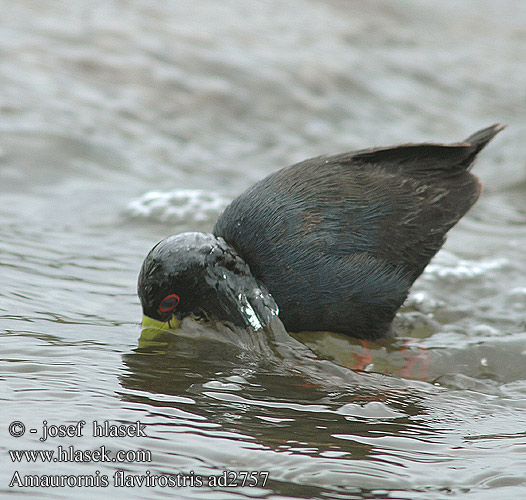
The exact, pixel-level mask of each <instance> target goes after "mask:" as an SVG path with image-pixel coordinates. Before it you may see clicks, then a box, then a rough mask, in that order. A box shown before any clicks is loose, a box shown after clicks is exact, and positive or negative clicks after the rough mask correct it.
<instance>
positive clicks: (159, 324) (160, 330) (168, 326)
mask: <svg viewBox="0 0 526 500" xmlns="http://www.w3.org/2000/svg"><path fill="white" fill-rule="evenodd" d="M180 324H181V321H180V320H178V319H177V318H176V317H175V316H172V318H171V319H170V320H169V321H159V320H157V319H153V318H150V317H149V316H146V315H145V314H143V316H142V332H141V340H143V341H149V340H154V341H161V342H163V341H166V339H167V338H169V337H170V333H169V332H167V330H176V329H177V328H179V325H180Z"/></svg>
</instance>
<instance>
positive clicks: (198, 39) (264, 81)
mask: <svg viewBox="0 0 526 500" xmlns="http://www.w3.org/2000/svg"><path fill="white" fill-rule="evenodd" d="M0 12H2V15H1V19H0V200H1V203H0V283H1V286H0V336H1V343H2V344H1V356H0V358H1V360H0V400H1V406H0V408H1V417H0V448H1V450H0V461H1V462H0V463H1V464H2V468H1V472H0V491H1V495H2V497H3V496H10V495H13V496H14V495H17V497H18V498H53V499H55V498H57V499H62V498H75V499H77V498H111V497H115V498H130V499H135V498H145V499H146V498H148V499H149V498H152V499H156V498H165V497H167V496H170V497H172V498H181V499H186V498H199V499H214V500H216V499H234V498H235V499H238V498H241V499H242V498H270V499H282V498H319V499H333V498H334V499H339V498H341V499H351V498H357V499H365V498H396V499H438V498H448V499H450V498H455V499H456V498H462V499H477V500H478V499H492V500H494V499H509V498H522V497H524V496H525V495H526V423H525V422H526V402H525V396H526V364H525V360H526V312H525V311H526V278H525V276H526V250H525V248H526V140H525V138H526V119H525V118H526V113H525V111H526V50H525V46H526V3H525V2H523V1H522V0H499V1H498V2H497V1H484V0H476V1H475V0H464V1H462V2H459V1H453V0H445V1H441V2H435V1H428V0H425V1H416V0H405V1H401V2H390V1H387V0H386V1H381V0H375V1H370V2H354V1H338V0H333V1H324V2H321V1H298V0H291V1H287V2H279V1H274V0H267V1H261V2H243V1H241V0H225V1H222V2H216V1H208V0H194V1H186V0H178V1H172V2H164V1H151V0H149V1H145V0H122V1H117V0H115V1H93V2H83V1H79V0H69V1H67V2H66V1H64V2H60V1H54V0H51V1H50V0H46V1H43V0H42V1H38V0H17V1H16V2H13V1H6V0H1V1H0ZM495 122H501V123H505V124H507V125H508V128H507V129H506V130H505V131H503V132H502V133H501V134H499V136H498V137H497V138H495V140H494V141H493V142H492V143H491V144H490V145H489V146H488V147H487V149H486V150H485V151H484V152H483V153H482V154H481V155H480V158H479V160H478V163H477V165H476V167H475V172H476V173H477V174H478V175H479V176H480V178H481V179H482V181H483V183H484V192H483V195H482V197H481V199H480V200H479V202H478V203H477V204H476V205H475V207H474V208H473V209H472V210H471V211H470V213H469V214H468V215H467V216H466V217H465V219H463V220H462V221H461V222H460V224H459V225H458V226H457V227H456V228H454V229H453V230H452V231H451V233H450V237H449V239H448V242H447V244H446V245H445V247H444V249H443V250H442V251H441V252H440V253H439V254H438V255H437V257H436V258H435V259H434V260H433V262H432V264H431V265H430V266H429V267H428V269H427V270H426V272H425V273H424V275H423V276H422V277H421V278H420V279H419V280H418V281H417V283H416V284H415V286H414V288H413V291H412V294H411V296H410V298H409V300H408V303H407V306H406V307H405V308H404V310H403V311H402V312H401V313H400V315H399V317H398V319H397V324H398V328H399V331H400V334H401V338H400V340H398V341H396V342H394V343H392V344H379V345H378V346H377V347H372V348H371V349H372V353H373V356H372V357H373V359H372V361H371V360H369V361H368V362H367V363H366V364H365V365H364V366H363V367H362V368H363V369H364V370H362V371H353V370H350V369H348V366H350V365H349V359H351V360H352V359H357V358H359V357H360V355H362V354H363V352H362V351H360V350H359V349H360V348H361V346H360V345H359V343H356V342H353V341H346V340H342V339H340V338H334V339H332V340H331V339H329V343H328V346H329V347H328V348H326V345H325V346H324V345H322V344H323V342H322V341H321V340H319V339H316V338H310V337H305V338H303V339H302V338H300V339H299V340H300V341H298V340H296V339H294V338H289V337H288V336H287V335H286V334H284V332H279V329H278V331H277V332H276V336H275V338H274V337H272V336H271V337H269V338H265V337H263V338H262V337H261V336H255V337H251V336H250V335H248V334H247V335H242V334H241V333H239V337H236V332H227V331H222V330H221V328H219V332H216V331H213V330H211V329H207V328H204V327H202V326H200V325H197V324H191V323H190V324H188V325H186V326H185V331H184V332H183V334H181V336H180V337H177V338H176V339H175V340H174V342H175V345H170V346H168V347H166V348H165V347H162V346H161V347H159V348H158V349H155V348H154V349H153V350H144V349H141V348H139V337H140V335H141V331H140V327H139V321H140V315H141V312H140V306H139V302H138V299H137V297H136V294H135V283H136V277H137V273H138V269H139V267H140V264H141V262H142V259H143V258H144V256H145V254H146V253H147V251H148V250H149V249H150V248H151V246H152V245H153V244H154V243H155V242H156V241H158V240H159V239H161V238H162V237H164V236H166V235H168V234H173V233H178V232H182V231H185V230H203V231H209V230H210V229H211V227H212V225H213V223H214V221H215V219H216V218H217V215H218V214H219V213H220V210H221V209H222V207H224V206H225V204H226V203H227V202H228V200H230V199H232V198H233V197H234V196H236V195H237V194H239V193H240V192H241V191H242V190H243V189H245V188H246V187H248V186H250V185H251V184H252V183H253V182H254V181H256V180H258V179H260V178H262V177H264V176H265V175H266V174H268V173H270V172H272V171H274V170H275V169H277V168H279V167H281V166H285V165H287V164H290V163H293V162H295V161H299V160H302V159H305V158H308V157H311V156H316V155H319V154H325V153H337V152H343V151H348V150H352V149H355V148H363V147H368V146H373V145H376V146H379V145H390V144H396V143H403V142H410V141H423V140H433V141H440V142H449V141H459V140H462V139H463V138H465V137H467V136H468V135H469V134H470V133H472V132H474V131H475V130H477V129H478V128H482V127H484V126H487V125H490V124H492V123H495ZM302 342H303V343H302ZM331 342H332V344H331ZM305 344H306V345H308V346H310V347H312V348H313V349H316V348H319V349H321V350H322V351H323V352H322V354H318V355H314V354H312V351H310V350H309V349H308V348H307V347H306V346H305ZM331 345H332V347H335V349H333V350H332V352H331ZM407 353H409V357H410V356H411V353H413V354H414V356H416V358H418V357H419V356H420V355H421V353H424V354H425V356H427V357H428V361H429V366H428V367H427V369H426V370H425V371H424V372H418V373H417V374H416V375H415V374H414V373H411V372H410V371H409V372H407V370H406V371H404V366H405V365H404V363H407ZM419 359H421V357H420V358H419ZM341 365H344V366H341ZM346 366H347V367H346ZM386 374H387V375H386ZM417 379H423V380H417ZM81 419H82V420H85V421H86V422H87V423H88V426H90V425H91V422H92V421H94V420H97V421H99V422H101V421H103V420H109V421H111V422H113V423H122V422H126V423H129V422H135V421H137V420H139V421H141V422H142V423H144V424H146V425H147V428H146V429H147V434H148V437H147V438H130V437H128V438H93V437H91V435H90V431H89V429H88V430H87V431H85V433H84V435H83V436H82V437H77V438H55V439H53V438H50V439H49V440H48V441H46V442H45V443H41V442H39V440H38V436H39V435H40V434H34V435H33V434H30V433H29V432H28V431H27V432H26V434H25V435H24V436H23V437H19V438H16V437H12V436H11V435H10V434H9V432H8V425H9V423H11V422H13V421H16V420H19V421H22V422H23V423H24V424H25V425H26V428H27V429H30V428H37V429H40V428H41V427H42V421H43V420H46V421H47V422H49V423H50V424H71V423H75V422H77V421H79V420H81ZM58 445H62V446H64V447H67V446H69V445H74V446H75V447H76V448H78V449H94V448H96V447H99V446H101V445H105V446H106V447H107V448H110V449H112V450H114V449H132V450H135V449H138V448H145V449H148V450H150V451H151V453H152V457H153V461H152V462H150V463H125V464H116V463H105V464H100V463H85V464H79V463H59V464H49V463H42V462H41V461H37V462H35V463H30V464H27V463H18V464H16V463H13V462H12V461H11V459H10V457H9V454H8V450H12V449H56V448H57V446H58ZM119 468H124V469H125V470H126V471H127V472H128V473H130V474H135V475H141V474H142V475H143V474H145V473H146V471H147V470H148V471H150V472H151V473H152V474H177V473H181V474H188V473H189V472H190V471H194V472H195V473H196V474H200V475H202V476H208V475H216V474H221V473H222V471H224V470H233V471H240V470H249V471H268V472H269V474H270V479H269V481H268V483H267V485H266V486H265V487H264V488H262V487H257V488H248V487H245V488H240V487H238V488H208V487H201V488H191V487H186V488H179V489H176V490H175V491H173V490H170V489H168V488H161V487H156V488H153V487H152V488H148V487H142V488H139V487H136V488H115V487H113V486H109V487H108V488H68V487H65V488H38V489H37V488H25V489H21V488H18V487H12V488H10V487H9V486H8V485H9V482H10V481H11V479H12V476H13V474H14V472H15V471H19V472H20V474H21V475H25V474H40V475H44V474H48V475H49V474H74V475H80V474H92V475H93V474H95V471H96V470H99V471H100V472H101V473H102V474H106V475H108V476H109V478H110V481H111V479H112V476H113V474H114V472H115V471H116V470H117V469H119Z"/></svg>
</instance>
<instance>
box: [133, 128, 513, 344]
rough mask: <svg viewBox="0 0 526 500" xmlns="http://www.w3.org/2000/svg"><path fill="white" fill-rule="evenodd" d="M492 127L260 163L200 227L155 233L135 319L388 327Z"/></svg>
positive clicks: (460, 198) (365, 333)
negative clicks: (461, 137) (463, 135)
mask: <svg viewBox="0 0 526 500" xmlns="http://www.w3.org/2000/svg"><path fill="white" fill-rule="evenodd" d="M503 128H504V127H502V126H500V125H499V124H496V125H493V126H491V127H488V128H485V129H483V130H480V131H478V132H476V133H475V134H473V135H471V136H470V137H468V138H467V139H466V140H465V141H463V142H458V143H453V144H434V143H422V144H403V145H400V146H394V147H387V148H371V149H364V150H359V151H355V152H350V153H344V154H338V155H335V156H320V157H317V158H312V159H309V160H305V161H302V162H300V163H297V164H295V165H292V166H289V167H285V168H283V169H281V170H279V171H277V172H274V173H272V174H270V175H269V176H268V177H266V178H264V179H263V180H261V181H259V182H258V183H256V184H255V185H254V186H252V187H251V188H249V189H248V190H247V191H245V192H244V193H243V194H241V195H240V196H238V197H237V198H236V199H234V201H232V202H231V203H230V205H229V206H228V207H227V208H226V209H225V210H224V212H223V213H222V214H221V215H220V217H219V219H218V221H217V222H216V224H215V227H214V229H213V232H212V234H204V233H197V232H190V233H182V234H178V235H176V236H170V237H168V238H165V239H163V240H162V241H160V242H159V243H158V244H157V245H155V247H154V248H153V249H152V250H151V251H150V253H149V254H148V255H147V257H146V258H145V260H144V262H143V264H142V268H141V271H140V274H139V280H138V294H139V297H140V300H141V304H142V309H143V325H145V326H146V325H150V324H152V323H153V324H156V325H158V326H162V327H165V328H166V327H172V328H174V327H177V326H178V324H179V322H180V321H181V320H182V318H184V317H185V316H189V315H195V316H197V317H205V318H215V319H217V320H220V321H227V322H230V323H232V324H233V325H235V326H239V327H243V328H252V329H254V330H258V329H261V328H264V327H265V326H266V325H268V323H269V322H270V321H271V320H272V318H273V317H275V316H276V315H279V318H280V319H281V321H282V322H283V324H284V326H285V328H286V329H287V330H288V331H291V332H300V331H332V332H341V333H345V334H348V335H351V336H353V337H357V338H361V339H378V338H381V337H385V336H389V335H391V323H392V321H393V318H394V317H395V314H396V311H397V310H398V309H399V308H400V306H401V305H402V304H403V302H404V300H405V299H406V297H407V295H408V293H409V289H410V288H411V285H412V284H413V282H414V281H415V280H416V279H417V278H418V276H420V274H421V273H422V271H423V270H424V268H425V267H426V265H427V264H428V263H429V261H430V260H431V258H432V257H433V256H434V255H435V254H436V253H437V252H438V250H439V249H440V247H441V246H442V245H443V244H444V241H445V235H446V233H447V231H449V229H451V228H452V227H453V226H454V225H455V224H456V223H457V222H458V221H459V220H460V218H461V217H462V216H463V215H464V214H465V213H466V212H467V211H468V210H469V208H470V207H471V206H472V205H473V204H474V203H475V201H476V200H477V198H478V197H479V195H480V193H481V183H480V181H479V179H478V178H477V177H475V176H474V175H473V174H471V173H470V167H471V165H472V163H473V161H474V160H475V157H476V156H477V154H478V153H479V152H480V151H481V150H482V149H483V148H484V147H485V146H486V144H487V143H488V142H489V141H490V140H491V139H492V138H493V137H494V136H495V135H496V134H497V133H498V132H499V131H501V130H502V129H503ZM161 323H162V325H161Z"/></svg>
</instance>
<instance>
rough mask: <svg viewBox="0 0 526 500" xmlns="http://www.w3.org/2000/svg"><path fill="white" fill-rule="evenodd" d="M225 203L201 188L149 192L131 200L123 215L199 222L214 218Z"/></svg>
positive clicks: (148, 218)
mask: <svg viewBox="0 0 526 500" xmlns="http://www.w3.org/2000/svg"><path fill="white" fill-rule="evenodd" d="M228 203H229V200H227V199H226V198H224V197H222V196H221V195H219V194H217V193H214V192H209V191H204V190H201V189H176V190H174V191H149V192H147V193H145V194H143V195H142V196H141V197H140V198H138V199H136V200H133V201H131V202H130V203H129V204H128V206H127V207H126V210H125V214H126V215H128V216H129V217H132V218H139V219H147V220H153V221H156V222H182V221H189V220H190V221H197V222H202V221H207V220H210V219H215V218H216V217H217V216H218V214H219V213H220V212H221V211H222V210H223V209H224V208H225V206H226V205H228Z"/></svg>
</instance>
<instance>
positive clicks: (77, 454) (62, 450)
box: [8, 420, 269, 488]
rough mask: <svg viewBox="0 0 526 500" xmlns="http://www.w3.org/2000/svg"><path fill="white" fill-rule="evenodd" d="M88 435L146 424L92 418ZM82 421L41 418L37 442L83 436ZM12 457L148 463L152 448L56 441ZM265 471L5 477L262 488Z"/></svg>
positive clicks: (134, 432)
mask: <svg viewBox="0 0 526 500" xmlns="http://www.w3.org/2000/svg"><path fill="white" fill-rule="evenodd" d="M92 424H93V425H92V436H94V437H109V438H119V437H148V436H147V434H146V431H145V428H146V425H145V424H142V423H141V422H139V421H137V422H135V423H133V424H119V425H117V424H110V423H109V422H108V421H107V420H106V421H104V422H102V423H99V422H97V421H94V422H93V423H92ZM85 425H86V422H85V421H84V420H80V421H79V422H77V423H75V424H69V425H63V424H60V425H54V424H48V422H47V421H45V420H44V421H43V422H42V430H41V433H40V434H41V436H40V437H39V438H38V441H40V442H45V441H47V440H48V439H49V438H66V437H70V438H71V437H82V435H83V432H84V426H85ZM25 431H26V427H25V425H24V424H23V423H22V422H20V421H15V422H12V423H11V424H10V425H9V433H10V434H11V436H13V437H15V438H19V437H21V436H23V435H24V434H25ZM29 432H30V434H36V433H37V432H38V431H37V429H33V428H31V429H29ZM8 453H9V457H10V458H11V462H13V463H18V464H22V463H25V464H31V463H36V462H42V463H55V464H56V463H60V462H70V463H89V462H94V463H149V462H152V452H151V451H150V450H146V449H142V448H139V449H136V450H111V449H108V448H106V446H99V447H98V448H95V449H92V450H87V449H78V448H75V447H74V446H72V445H70V446H62V445H58V446H57V448H56V449H45V450H42V449H40V450H36V449H32V450H27V449H25V450H20V449H18V450H9V451H8ZM268 475H269V473H268V472H266V471H230V470H226V471H223V472H222V473H221V474H215V475H214V474H212V475H208V476H204V475H199V474H195V473H194V471H190V472H189V473H187V474H183V473H177V474H162V473H161V474H153V473H152V472H151V471H149V470H147V471H145V472H144V474H132V473H129V472H125V471H124V470H122V469H118V470H117V471H115V472H114V473H113V474H112V475H111V477H110V476H109V475H108V474H103V473H102V472H101V471H100V470H96V471H95V472H94V473H93V474H25V473H24V474H21V473H20V472H19V471H15V472H14V474H13V475H12V477H11V481H10V482H9V486H10V487H11V488H15V487H21V488H24V487H25V488H28V487H29V488H34V487H44V488H53V487H55V488H56V487H58V488H60V487H70V488H72V487H102V488H105V487H108V486H110V484H111V485H112V486H115V487H125V488H131V487H141V486H145V487H156V486H157V487H161V488H181V487H201V486H208V487H210V488H217V487H223V488H225V487H227V488H228V487H236V486H241V487H244V486H248V487H256V486H260V487H265V485H266V483H267V480H268Z"/></svg>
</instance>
